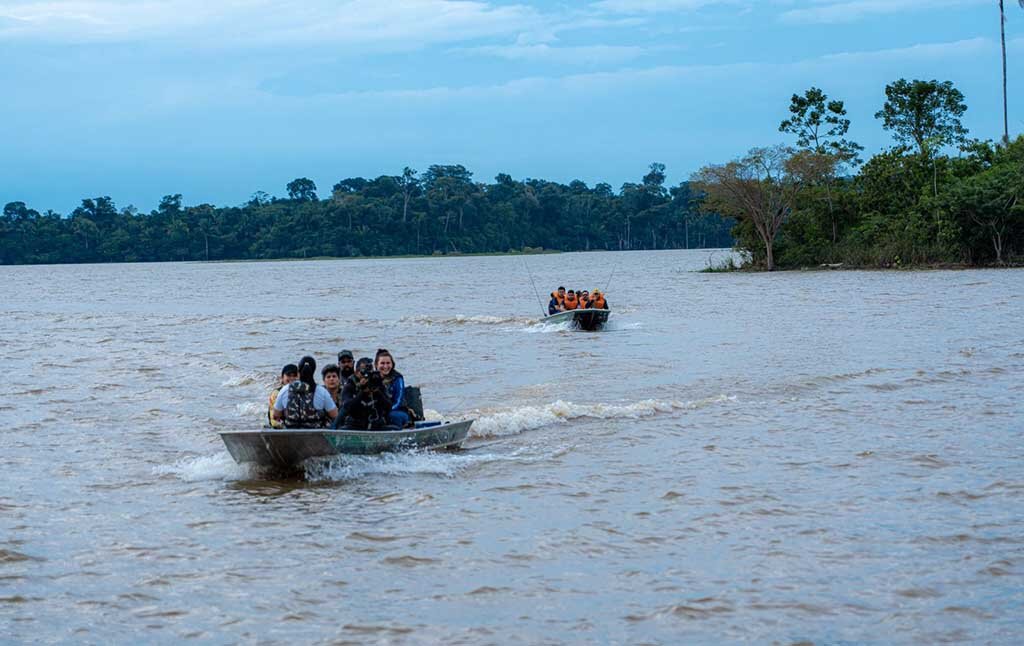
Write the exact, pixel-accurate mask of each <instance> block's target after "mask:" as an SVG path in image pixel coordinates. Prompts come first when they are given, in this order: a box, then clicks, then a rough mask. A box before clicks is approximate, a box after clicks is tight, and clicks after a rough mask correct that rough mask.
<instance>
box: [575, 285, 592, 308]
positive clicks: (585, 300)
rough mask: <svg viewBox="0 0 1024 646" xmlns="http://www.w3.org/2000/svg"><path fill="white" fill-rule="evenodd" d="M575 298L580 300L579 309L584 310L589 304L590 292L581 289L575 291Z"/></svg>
mask: <svg viewBox="0 0 1024 646" xmlns="http://www.w3.org/2000/svg"><path fill="white" fill-rule="evenodd" d="M576 298H577V300H579V302H580V307H579V309H581V310H585V309H587V307H588V306H589V304H590V292H588V291H587V290H585V289H584V290H583V291H582V292H576Z"/></svg>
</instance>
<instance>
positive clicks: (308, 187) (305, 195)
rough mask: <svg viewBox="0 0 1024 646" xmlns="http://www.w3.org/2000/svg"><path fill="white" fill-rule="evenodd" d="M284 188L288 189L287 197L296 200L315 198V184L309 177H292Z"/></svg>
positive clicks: (305, 200)
mask: <svg viewBox="0 0 1024 646" xmlns="http://www.w3.org/2000/svg"><path fill="white" fill-rule="evenodd" d="M285 188H286V189H287V190H288V198H289V199H292V200H295V201H296V202H313V201H316V199H317V197H316V184H314V183H313V180H311V179H309V178H306V177H300V178H298V179H293V180H292V181H290V182H288V185H287V186H285Z"/></svg>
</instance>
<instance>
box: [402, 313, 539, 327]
mask: <svg viewBox="0 0 1024 646" xmlns="http://www.w3.org/2000/svg"><path fill="white" fill-rule="evenodd" d="M535 321H536V319H535V318H532V317H529V316H492V315H476V316H466V315H463V314H456V315H455V316H430V315H424V314H421V315H416V316H403V317H402V318H401V319H399V322H400V323H418V324H420V325H507V324H517V325H519V324H528V323H533V322H535Z"/></svg>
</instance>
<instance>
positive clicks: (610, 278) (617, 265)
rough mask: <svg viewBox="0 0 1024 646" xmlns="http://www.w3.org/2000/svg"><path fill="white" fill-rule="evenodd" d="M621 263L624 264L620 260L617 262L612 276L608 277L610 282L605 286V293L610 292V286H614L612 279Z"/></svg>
mask: <svg viewBox="0 0 1024 646" xmlns="http://www.w3.org/2000/svg"><path fill="white" fill-rule="evenodd" d="M621 262H622V260H621V259H620V260H619V261H617V262H616V263H615V266H614V267H612V273H611V275H610V276H608V282H607V283H605V284H604V291H605V292H607V291H608V286H609V285H611V284H612V278H614V277H615V271H616V270H617V269H618V268H619V263H621Z"/></svg>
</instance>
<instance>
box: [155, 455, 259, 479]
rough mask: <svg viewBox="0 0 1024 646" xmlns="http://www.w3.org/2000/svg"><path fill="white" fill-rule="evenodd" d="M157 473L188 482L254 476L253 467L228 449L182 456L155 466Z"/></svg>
mask: <svg viewBox="0 0 1024 646" xmlns="http://www.w3.org/2000/svg"><path fill="white" fill-rule="evenodd" d="M153 473H154V474H155V475H172V476H176V477H177V478H179V479H181V480H184V481H186V482H203V481H208V480H244V479H247V478H251V477H252V476H253V469H252V468H251V467H249V466H247V465H242V464H237V463H236V462H235V460H234V459H233V458H232V457H231V455H230V454H228V453H227V451H221V452H220V453H214V454H213V455H199V456H194V457H189V458H182V459H181V460H178V461H177V462H175V463H174V464H165V465H160V466H158V467H154V468H153Z"/></svg>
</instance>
